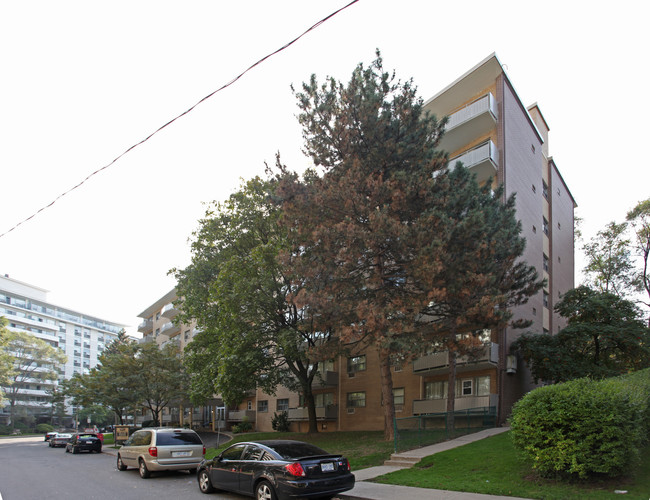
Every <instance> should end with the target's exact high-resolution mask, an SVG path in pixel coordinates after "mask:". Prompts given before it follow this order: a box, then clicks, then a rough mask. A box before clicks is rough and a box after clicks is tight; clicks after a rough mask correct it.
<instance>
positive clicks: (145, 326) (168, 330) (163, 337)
mask: <svg viewBox="0 0 650 500" xmlns="http://www.w3.org/2000/svg"><path fill="white" fill-rule="evenodd" d="M177 298H178V297H177V295H176V289H172V290H170V291H169V292H167V293H166V294H165V295H163V296H162V297H160V298H159V299H158V300H156V301H155V302H154V303H152V304H151V305H149V306H148V307H147V308H146V309H145V310H144V311H142V312H141V313H140V314H138V317H139V318H142V322H141V323H140V325H139V326H138V331H139V332H140V333H141V334H142V338H141V339H140V340H139V342H140V343H149V342H155V343H156V344H157V345H158V346H159V347H163V346H165V345H167V344H174V345H176V346H178V348H179V349H180V350H181V352H182V351H183V350H184V349H185V347H186V346H187V344H189V343H190V342H191V341H192V339H193V338H194V335H195V334H196V332H197V330H196V322H194V321H193V322H192V323H190V324H189V325H188V324H181V323H178V324H177V323H175V322H174V321H173V319H174V318H175V317H176V316H177V315H178V313H179V311H178V309H176V306H175V305H174V301H175V300H176V299H177ZM223 416H224V408H223V403H222V401H221V399H219V398H217V397H215V398H213V399H211V400H210V401H207V402H206V404H205V406H197V407H194V406H193V405H192V404H191V402H190V401H189V399H187V400H185V401H182V402H180V403H179V404H178V405H175V406H172V407H169V408H165V409H164V410H163V414H162V422H161V424H162V425H172V424H175V425H178V424H180V425H183V424H191V425H192V426H193V427H212V426H213V422H215V426H218V425H221V427H225V421H224V418H223ZM149 419H151V414H150V412H149V411H148V410H142V411H141V413H140V415H138V416H137V417H136V423H142V422H143V421H145V420H149Z"/></svg>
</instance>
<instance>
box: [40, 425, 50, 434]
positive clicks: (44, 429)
mask: <svg viewBox="0 0 650 500" xmlns="http://www.w3.org/2000/svg"><path fill="white" fill-rule="evenodd" d="M53 430H54V426H52V425H50V424H38V425H37V426H36V432H42V433H43V434H45V433H46V432H52V431H53Z"/></svg>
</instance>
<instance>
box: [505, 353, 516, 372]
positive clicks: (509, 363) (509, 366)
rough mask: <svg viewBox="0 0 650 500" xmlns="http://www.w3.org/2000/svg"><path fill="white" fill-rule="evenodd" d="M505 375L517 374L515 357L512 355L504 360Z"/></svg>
mask: <svg viewBox="0 0 650 500" xmlns="http://www.w3.org/2000/svg"><path fill="white" fill-rule="evenodd" d="M506 373H517V357H516V356H514V355H512V354H511V355H510V356H508V357H507V358H506Z"/></svg>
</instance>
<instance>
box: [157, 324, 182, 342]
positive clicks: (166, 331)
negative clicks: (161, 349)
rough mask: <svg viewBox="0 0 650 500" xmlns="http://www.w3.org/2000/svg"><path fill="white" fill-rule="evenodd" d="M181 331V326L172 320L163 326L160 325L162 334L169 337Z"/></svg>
mask: <svg viewBox="0 0 650 500" xmlns="http://www.w3.org/2000/svg"><path fill="white" fill-rule="evenodd" d="M180 331H181V326H180V325H176V324H174V323H172V322H169V323H165V324H164V325H163V326H161V327H160V335H165V336H167V337H168V338H171V337H173V336H174V335H176V334H177V333H179V332H180Z"/></svg>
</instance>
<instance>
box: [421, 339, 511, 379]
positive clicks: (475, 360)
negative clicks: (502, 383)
mask: <svg viewBox="0 0 650 500" xmlns="http://www.w3.org/2000/svg"><path fill="white" fill-rule="evenodd" d="M498 362H499V344H497V343H495V342H489V343H487V344H485V346H483V348H482V349H481V350H480V351H479V352H478V353H477V354H476V355H475V356H458V357H457V358H456V372H457V373H462V372H467V371H473V370H482V369H485V368H493V367H495V366H496V365H497V363H498ZM413 373H415V374H416V375H421V376H426V375H440V374H443V373H449V351H443V352H434V353H432V354H429V355H427V356H423V357H421V358H418V359H416V360H415V361H413Z"/></svg>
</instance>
